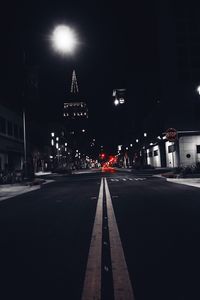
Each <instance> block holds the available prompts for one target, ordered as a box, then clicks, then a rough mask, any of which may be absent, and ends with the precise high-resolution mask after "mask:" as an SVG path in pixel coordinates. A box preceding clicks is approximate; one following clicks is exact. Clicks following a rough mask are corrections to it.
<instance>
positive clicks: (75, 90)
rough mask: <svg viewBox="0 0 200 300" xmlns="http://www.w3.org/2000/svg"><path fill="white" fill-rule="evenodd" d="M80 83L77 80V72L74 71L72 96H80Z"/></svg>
mask: <svg viewBox="0 0 200 300" xmlns="http://www.w3.org/2000/svg"><path fill="white" fill-rule="evenodd" d="M78 92H79V91H78V83H77V78H76V72H75V70H73V73H72V84H71V93H72V94H78Z"/></svg>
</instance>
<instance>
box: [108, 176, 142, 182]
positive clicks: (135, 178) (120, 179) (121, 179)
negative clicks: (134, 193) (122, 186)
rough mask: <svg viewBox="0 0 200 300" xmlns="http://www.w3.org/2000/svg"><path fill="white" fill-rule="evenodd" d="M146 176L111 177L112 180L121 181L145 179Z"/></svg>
mask: <svg viewBox="0 0 200 300" xmlns="http://www.w3.org/2000/svg"><path fill="white" fill-rule="evenodd" d="M145 179H146V178H143V177H134V178H129V177H127V178H110V181H111V182H119V181H124V182H125V181H143V180H145Z"/></svg>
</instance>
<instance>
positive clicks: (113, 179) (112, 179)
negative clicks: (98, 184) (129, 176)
mask: <svg viewBox="0 0 200 300" xmlns="http://www.w3.org/2000/svg"><path fill="white" fill-rule="evenodd" d="M111 181H119V179H115V178H111Z"/></svg>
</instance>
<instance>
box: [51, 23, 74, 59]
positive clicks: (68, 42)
mask: <svg viewBox="0 0 200 300" xmlns="http://www.w3.org/2000/svg"><path fill="white" fill-rule="evenodd" d="M51 41H52V46H53V49H54V50H56V51H57V52H59V53H61V54H66V55H69V54H73V53H74V51H75V48H76V46H77V44H78V39H77V35H76V33H75V32H74V30H73V29H72V28H70V27H69V26H67V25H57V26H56V27H55V28H54V30H53V32H52V36H51Z"/></svg>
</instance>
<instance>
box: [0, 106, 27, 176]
mask: <svg viewBox="0 0 200 300" xmlns="http://www.w3.org/2000/svg"><path fill="white" fill-rule="evenodd" d="M22 165H23V121H22V117H20V116H19V115H17V114H16V113H14V112H12V111H10V110H8V109H7V108H5V107H4V106H1V105H0V169H1V170H16V169H22Z"/></svg>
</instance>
